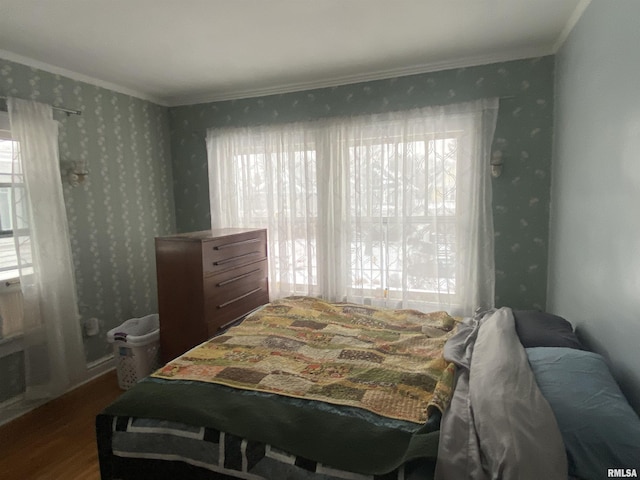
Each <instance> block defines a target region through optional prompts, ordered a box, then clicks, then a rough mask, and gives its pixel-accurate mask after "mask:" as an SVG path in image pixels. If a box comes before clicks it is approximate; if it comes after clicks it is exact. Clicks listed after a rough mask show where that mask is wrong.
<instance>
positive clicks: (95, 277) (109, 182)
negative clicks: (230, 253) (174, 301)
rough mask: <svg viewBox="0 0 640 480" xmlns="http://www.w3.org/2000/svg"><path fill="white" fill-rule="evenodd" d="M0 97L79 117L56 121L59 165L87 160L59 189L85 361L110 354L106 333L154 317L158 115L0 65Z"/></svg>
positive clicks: (164, 183) (168, 198)
mask: <svg viewBox="0 0 640 480" xmlns="http://www.w3.org/2000/svg"><path fill="white" fill-rule="evenodd" d="M0 95H2V96H16V97H20V98H26V99H32V100H36V101H39V102H43V103H49V104H53V105H62V106H65V107H68V108H72V109H78V110H81V111H82V115H80V116H77V115H71V116H67V115H65V114H63V113H60V112H54V116H55V118H56V120H58V121H59V122H60V128H59V151H60V161H61V164H62V165H65V164H66V163H67V162H69V161H73V160H85V161H86V162H87V167H88V170H89V176H88V178H87V180H86V181H85V182H84V183H83V184H82V185H80V186H76V187H73V186H71V185H69V184H68V183H67V182H63V185H64V197H65V204H66V208H67V216H68V219H69V229H70V237H71V248H72V253H73V261H74V265H75V276H76V283H77V288H78V301H79V310H80V313H81V316H82V319H88V318H91V317H95V318H98V319H99V321H100V333H99V335H98V336H95V337H88V338H85V348H86V356H87V361H89V362H91V361H94V360H96V359H100V358H102V357H104V356H105V355H107V354H109V353H111V351H112V347H111V345H110V344H109V343H108V342H107V339H106V333H107V331H108V330H110V329H111V328H113V327H115V326H117V325H119V324H120V323H122V322H123V321H124V320H126V319H128V318H131V317H135V316H141V315H146V314H149V313H153V312H156V311H157V298H156V295H157V293H156V276H155V245H154V237H155V236H158V235H165V234H168V233H173V232H174V231H175V217H174V201H173V182H172V174H171V162H170V147H169V118H168V111H167V108H165V107H160V106H158V105H155V104H153V103H150V102H147V101H144V100H140V99H137V98H133V97H130V96H127V95H124V94H120V93H116V92H113V91H110V90H107V89H104V88H100V87H96V86H93V85H89V84H86V83H83V82H78V81H75V80H71V79H69V78H65V77H62V76H60V75H55V74H51V73H48V72H44V71H41V70H37V69H34V68H30V67H26V66H24V65H21V64H17V63H14V62H10V61H6V60H2V59H0Z"/></svg>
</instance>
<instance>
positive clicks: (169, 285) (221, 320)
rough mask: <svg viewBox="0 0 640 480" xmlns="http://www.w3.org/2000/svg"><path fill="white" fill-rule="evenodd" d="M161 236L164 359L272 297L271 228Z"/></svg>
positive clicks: (158, 255) (158, 247)
mask: <svg viewBox="0 0 640 480" xmlns="http://www.w3.org/2000/svg"><path fill="white" fill-rule="evenodd" d="M155 240H156V270H157V275H158V313H159V314H160V349H161V354H162V360H163V361H164V362H167V361H169V360H172V359H174V358H175V357H177V356H178V355H181V354H182V353H184V352H186V351H187V350H189V349H190V348H192V347H194V346H196V345H198V344H200V343H202V342H204V341H205V340H207V339H209V338H211V337H212V336H214V335H215V334H216V333H218V332H219V331H220V330H222V329H224V328H226V327H228V326H230V325H231V324H233V323H234V322H237V321H239V320H241V319H242V318H243V317H244V316H246V315H247V314H248V313H249V312H251V311H252V310H254V309H255V308H257V307H259V306H260V305H264V304H265V303H267V302H268V301H269V287H268V283H267V276H268V271H267V231H266V230H255V229H241V228H222V229H216V230H206V231H203V232H193V233H184V234H179V235H171V236H168V237H158V238H156V239H155Z"/></svg>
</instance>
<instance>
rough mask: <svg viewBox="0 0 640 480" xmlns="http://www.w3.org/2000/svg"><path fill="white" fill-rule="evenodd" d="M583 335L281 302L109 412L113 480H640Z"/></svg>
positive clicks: (104, 455)
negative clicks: (630, 479)
mask: <svg viewBox="0 0 640 480" xmlns="http://www.w3.org/2000/svg"><path fill="white" fill-rule="evenodd" d="M303 307H304V308H303ZM309 307H310V308H309ZM572 335H573V329H572V328H571V325H570V324H569V323H568V322H567V321H566V320H564V319H562V318H561V317H556V316H552V315H549V314H545V313H544V312H521V311H512V310H511V309H508V308H502V309H492V310H490V311H487V312H482V313H479V314H478V315H477V316H475V317H474V318H471V319H465V320H464V321H460V320H459V319H453V318H452V317H450V316H449V315H447V314H446V313H443V312H438V313H432V314H423V313H420V312H416V311H410V310H404V311H394V312H391V311H386V310H383V309H376V308H372V307H366V306H361V305H348V304H337V305H333V304H328V303H325V302H322V301H319V300H317V299H310V298H304V297H303V298H289V299H284V300H280V301H277V302H274V303H272V304H269V305H267V306H265V307H264V308H262V309H261V310H260V311H259V312H256V313H254V314H253V315H252V316H251V317H249V318H247V319H246V320H245V321H244V322H243V323H242V324H241V325H239V326H238V327H233V328H232V329H230V330H229V331H228V332H226V333H225V334H224V335H221V336H219V337H215V338H214V339H211V340H210V341H208V342H206V343H204V344H202V345H201V346H199V347H196V348H195V349H193V350H191V351H189V352H187V353H185V354H184V355H183V356H181V357H179V358H178V359H176V360H175V361H173V362H171V363H169V364H167V365H166V366H165V367H163V368H162V369H160V370H158V371H156V372H155V374H154V375H152V376H151V377H149V378H147V379H145V380H144V381H142V382H140V383H139V384H137V385H136V386H135V387H134V388H132V389H131V390H129V391H127V392H126V393H124V394H123V395H122V396H121V397H120V398H119V399H118V400H117V401H116V402H114V403H113V404H112V405H110V406H109V407H108V408H107V409H105V411H103V412H102V413H101V414H100V415H98V417H97V419H96V433H97V441H98V452H99V458H100V469H101V475H102V479H103V480H110V479H123V480H127V479H135V480H145V479H147V478H148V479H154V480H163V479H174V478H189V479H202V480H220V479H230V478H246V479H255V480H264V479H274V480H275V479H277V480H287V479H291V480H337V479H347V480H392V479H393V480H426V479H432V478H434V477H435V478H438V479H439V480H440V479H441V480H459V479H478V480H485V479H489V478H504V479H510V478H519V479H520V478H522V479H525V480H526V479H532V480H533V479H536V480H537V479H540V478H545V479H548V480H554V479H556V478H557V479H560V478H562V479H565V478H568V477H567V476H568V475H571V476H569V478H574V477H573V475H575V478H580V479H582V480H590V479H591V478H603V476H605V473H606V472H605V473H602V468H604V467H605V466H606V467H607V469H610V468H614V469H615V468H625V467H627V466H628V465H630V467H628V468H631V469H636V470H634V471H637V469H638V468H639V467H638V466H637V465H633V462H634V461H636V462H637V460H635V459H637V458H639V457H638V456H637V455H636V452H638V448H639V447H638V442H639V441H638V436H637V435H638V422H640V420H638V417H637V415H635V414H634V412H633V411H632V410H631V409H630V407H629V406H628V404H626V402H625V401H624V398H623V397H622V394H621V393H620V391H619V389H618V387H617V385H616V384H615V381H613V379H612V378H611V376H610V374H609V373H608V370H607V369H606V364H605V362H604V359H602V358H601V357H599V356H597V355H595V354H591V353H590V352H587V351H585V350H584V347H583V346H582V345H581V344H579V342H578V341H577V338H574V337H573V336H572ZM574 340H575V341H574ZM576 342H578V343H576ZM558 344H560V345H562V346H557V345H558ZM527 345H536V346H535V347H527V348H525V347H526V346H527ZM367 347H368V348H367ZM345 351H346V353H345ZM261 362H263V363H262V365H260V364H261ZM403 364H406V365H407V366H408V369H407V371H403V372H402V373H400V372H401V370H399V368H400V366H402V365H403ZM226 369H230V370H228V371H227V372H226V373H223V372H225V370H226ZM273 376H275V378H274V377H273ZM263 380H264V381H263ZM363 386H366V388H362V387H363ZM423 390H424V391H423ZM372 392H373V393H372ZM329 394H332V395H333V396H332V397H331V396H330V395H329ZM381 399H383V400H384V401H381ZM585 415H586V417H585ZM441 417H442V421H441ZM436 460H437V464H436ZM608 462H617V463H612V464H609V463H608ZM436 465H437V466H436ZM594 472H595V473H594Z"/></svg>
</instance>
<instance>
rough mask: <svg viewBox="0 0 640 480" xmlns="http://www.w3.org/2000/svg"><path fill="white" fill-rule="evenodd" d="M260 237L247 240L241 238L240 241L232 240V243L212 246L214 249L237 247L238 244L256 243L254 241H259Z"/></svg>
mask: <svg viewBox="0 0 640 480" xmlns="http://www.w3.org/2000/svg"><path fill="white" fill-rule="evenodd" d="M260 241H261V239H259V238H250V239H249V240H242V241H240V242H233V243H225V244H223V245H216V246H215V247H213V249H214V250H223V249H225V248H230V247H237V246H238V245H247V244H249V243H256V242H260Z"/></svg>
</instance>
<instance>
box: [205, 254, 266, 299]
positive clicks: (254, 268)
mask: <svg viewBox="0 0 640 480" xmlns="http://www.w3.org/2000/svg"><path fill="white" fill-rule="evenodd" d="M265 278H267V259H266V258H265V259H264V260H261V261H259V262H255V263H250V264H248V265H243V266H241V267H236V268H234V269H231V270H226V271H224V272H221V273H216V274H209V275H207V276H206V277H205V278H204V296H205V299H206V301H207V303H209V302H213V303H214V304H215V305H214V306H216V307H217V306H218V305H220V304H223V303H225V302H228V301H230V300H233V299H234V298H236V297H238V296H239V295H241V294H243V293H246V292H248V291H250V290H254V289H255V288H257V287H262V286H263V285H264V280H265Z"/></svg>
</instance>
